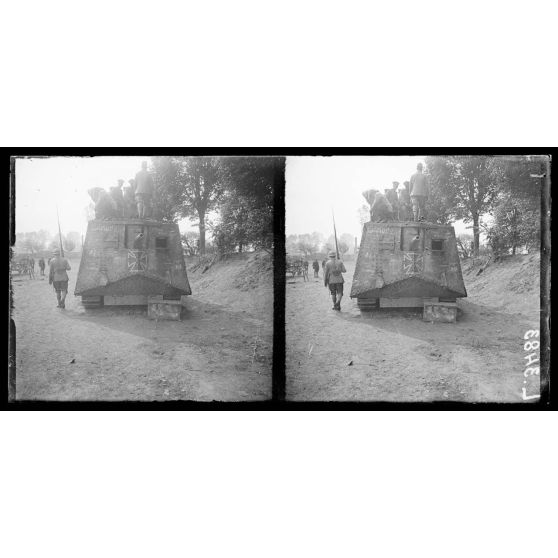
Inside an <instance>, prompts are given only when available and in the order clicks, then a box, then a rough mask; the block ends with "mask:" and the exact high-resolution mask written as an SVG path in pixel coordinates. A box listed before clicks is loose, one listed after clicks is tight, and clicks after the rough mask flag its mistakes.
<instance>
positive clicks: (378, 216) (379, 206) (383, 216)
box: [370, 192, 393, 223]
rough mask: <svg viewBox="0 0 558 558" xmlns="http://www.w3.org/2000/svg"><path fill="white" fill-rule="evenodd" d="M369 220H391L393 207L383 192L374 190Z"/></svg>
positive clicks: (381, 221) (377, 221)
mask: <svg viewBox="0 0 558 558" xmlns="http://www.w3.org/2000/svg"><path fill="white" fill-rule="evenodd" d="M370 220H371V221H372V222H373V223H385V222H386V221H393V208H392V207H391V203H389V201H388V200H387V198H386V197H385V195H384V194H382V193H381V192H376V196H375V197H374V203H373V204H372V207H371V208H370Z"/></svg>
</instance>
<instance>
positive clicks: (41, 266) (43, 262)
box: [39, 258, 45, 276]
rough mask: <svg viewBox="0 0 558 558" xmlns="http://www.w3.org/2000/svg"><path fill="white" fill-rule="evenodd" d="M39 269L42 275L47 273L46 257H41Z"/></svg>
mask: <svg viewBox="0 0 558 558" xmlns="http://www.w3.org/2000/svg"><path fill="white" fill-rule="evenodd" d="M39 269H40V270H41V275H43V276H44V274H45V259H44V258H41V259H40V260H39Z"/></svg>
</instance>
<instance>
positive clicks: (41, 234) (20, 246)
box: [16, 230, 51, 254]
mask: <svg viewBox="0 0 558 558" xmlns="http://www.w3.org/2000/svg"><path fill="white" fill-rule="evenodd" d="M50 238H51V236H50V233H49V232H48V231H45V230H40V231H38V232H37V231H33V232H25V233H17V234H16V249H17V251H18V252H29V253H31V254H34V253H35V252H40V251H41V250H44V248H45V247H46V245H47V244H48V242H49V240H50Z"/></svg>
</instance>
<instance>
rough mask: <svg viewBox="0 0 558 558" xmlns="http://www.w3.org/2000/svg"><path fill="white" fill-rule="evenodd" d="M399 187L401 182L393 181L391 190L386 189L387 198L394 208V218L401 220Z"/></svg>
mask: <svg viewBox="0 0 558 558" xmlns="http://www.w3.org/2000/svg"><path fill="white" fill-rule="evenodd" d="M398 187H399V182H393V183H392V187H391V190H386V191H385V192H386V198H387V200H388V202H389V203H390V204H391V207H392V208H393V218H394V219H395V220H396V221H399V199H398V197H397V188H398Z"/></svg>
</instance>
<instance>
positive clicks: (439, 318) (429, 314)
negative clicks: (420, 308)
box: [422, 301, 457, 323]
mask: <svg viewBox="0 0 558 558" xmlns="http://www.w3.org/2000/svg"><path fill="white" fill-rule="evenodd" d="M422 317H423V320H424V321H425V322H437V323H455V322H456V321H457V303H455V302H426V301H425V303H424V312H423V315H422Z"/></svg>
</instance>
